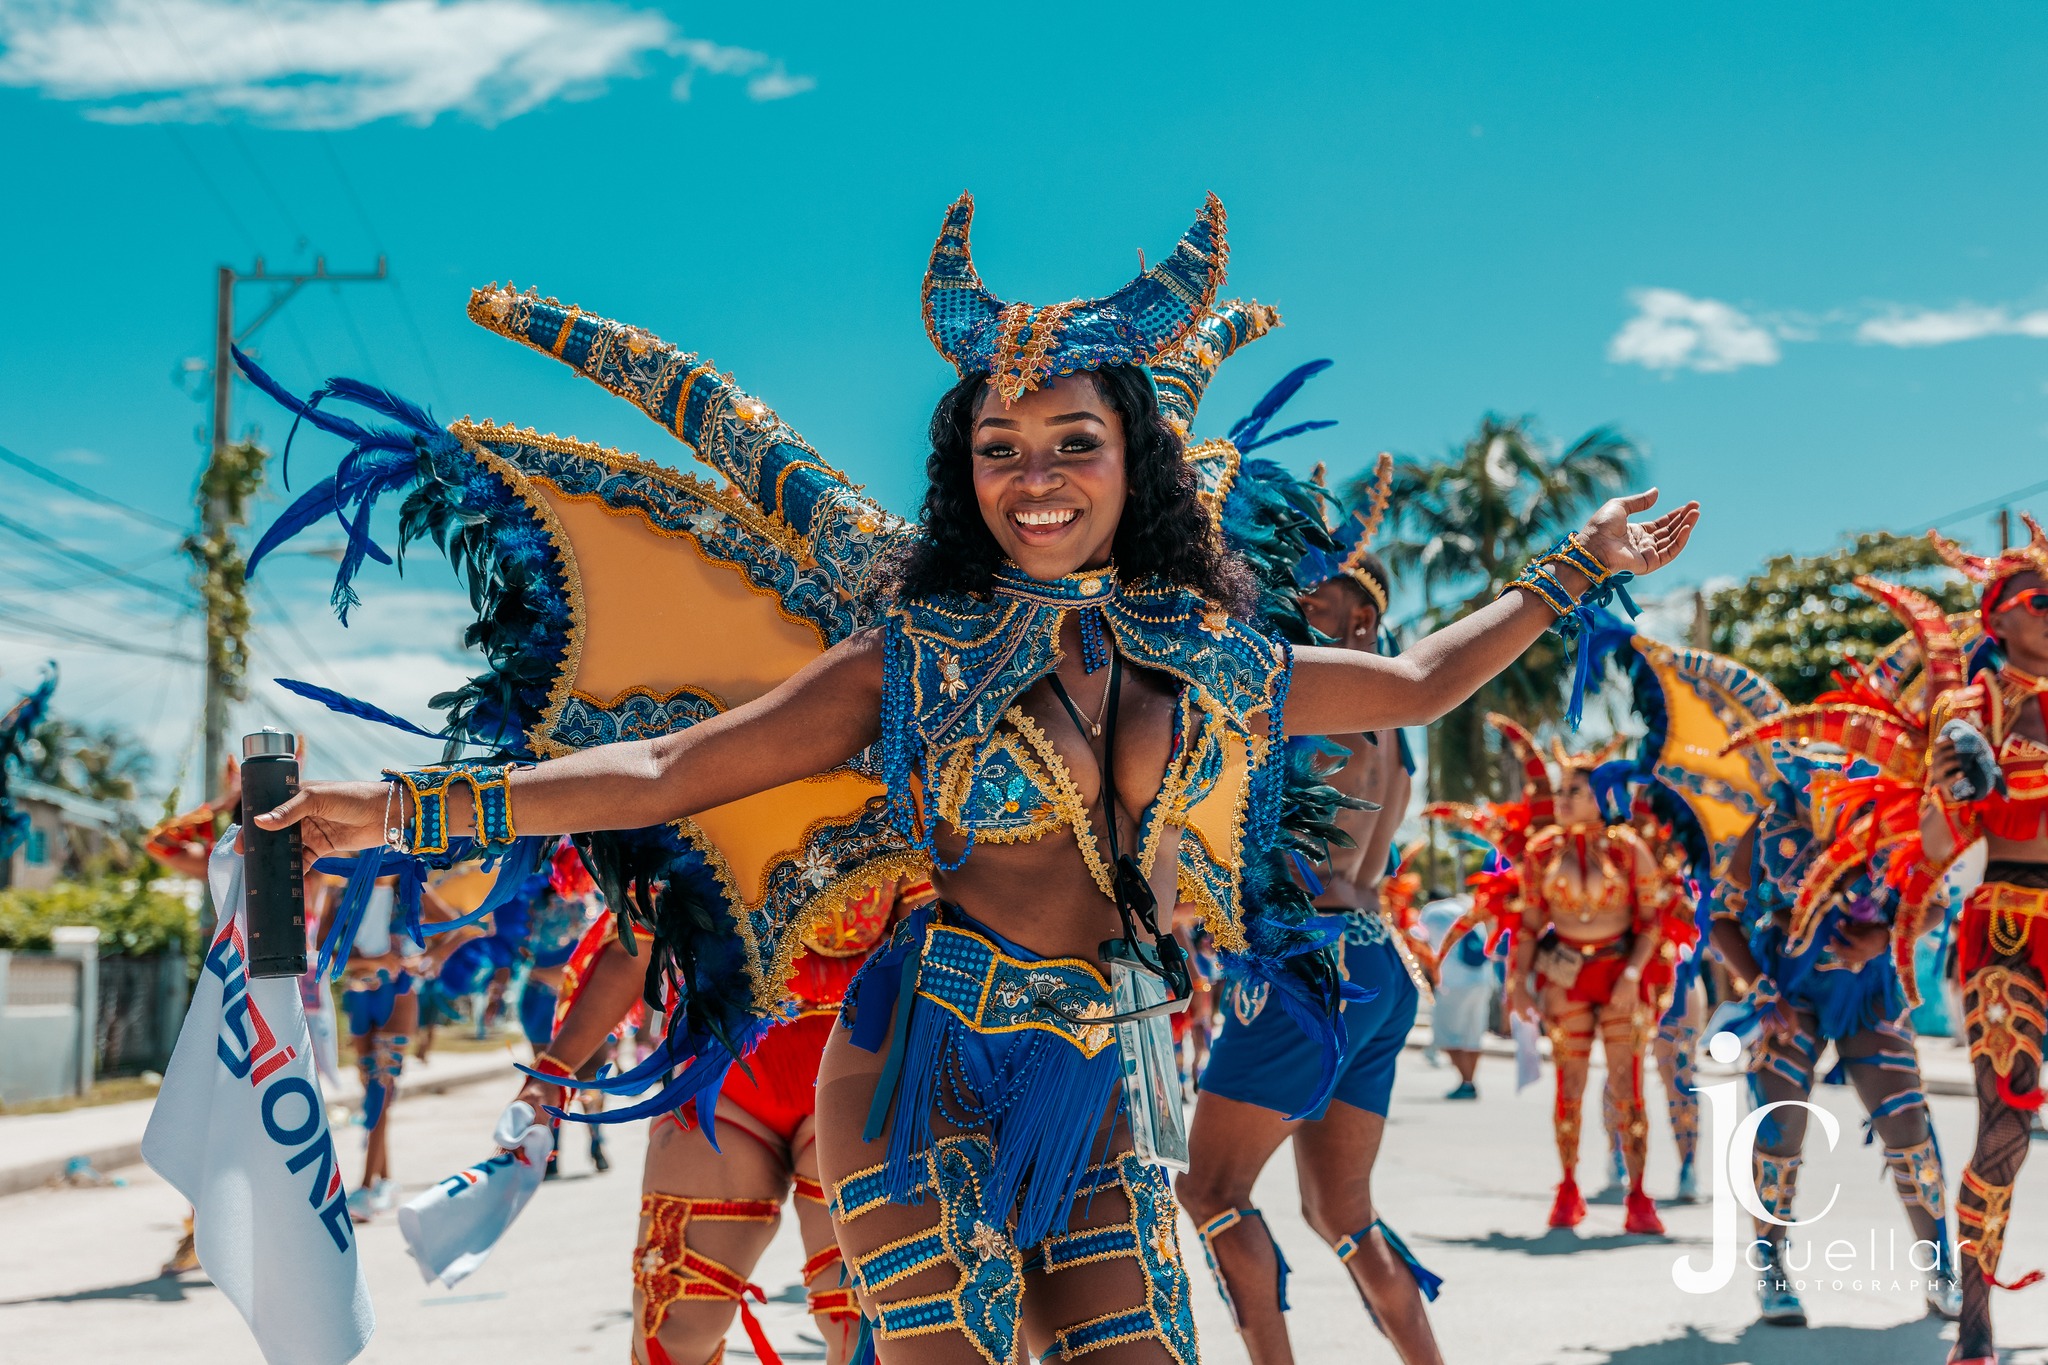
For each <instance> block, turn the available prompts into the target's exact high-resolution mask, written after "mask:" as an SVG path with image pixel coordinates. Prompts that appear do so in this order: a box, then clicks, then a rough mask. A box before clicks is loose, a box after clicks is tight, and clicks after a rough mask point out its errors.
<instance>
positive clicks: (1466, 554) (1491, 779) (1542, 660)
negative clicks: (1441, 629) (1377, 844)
mask: <svg viewBox="0 0 2048 1365" xmlns="http://www.w3.org/2000/svg"><path fill="white" fill-rule="evenodd" d="M1639 464H1640V454H1639V452H1638V451H1637V449H1636V447H1635V445H1634V444H1633V443H1632V442H1630V441H1629V439H1628V438H1627V437H1625V436H1623V435H1621V434H1620V433H1619V432H1617V431H1615V430H1614V429H1613V428H1611V427H1597V428H1595V429H1594V430H1592V431H1589V432H1587V433H1586V434H1585V435H1584V436H1581V437H1580V438H1579V439H1578V440H1577V441H1575V442H1573V443H1572V444H1571V445H1570V446H1569V447H1567V448H1565V449H1564V450H1561V451H1559V450H1555V449H1553V448H1551V447H1549V446H1548V445H1547V444H1546V443H1545V442H1544V441H1543V440H1542V439H1541V437H1540V436H1539V435H1538V434H1537V432H1536V430H1535V428H1534V426H1533V423H1532V421H1531V419H1529V418H1527V417H1518V418H1508V417H1502V416H1500V415H1499V414H1498V413H1488V414H1487V415H1486V416H1485V417H1484V418H1483V419H1481V421H1480V423H1479V429H1478V430H1477V431H1475V432H1474V433H1473V434H1472V435H1471V437H1470V438H1468V439H1467V440H1466V441H1465V442H1464V444H1463V445H1461V446H1459V447H1457V448H1455V449H1453V450H1452V451H1451V452H1450V453H1449V455H1448V456H1447V457H1446V458H1445V459H1443V460H1441V461H1439V462H1436V463H1424V462H1422V461H1418V460H1412V459H1404V460H1402V461H1401V462H1399V463H1398V464H1397V465H1396V466H1395V468H1394V487H1393V511H1392V513H1391V516H1392V524H1391V526H1390V527H1389V530H1388V537H1389V538H1388V539H1387V540H1385V541H1383V542H1382V543H1381V544H1380V546H1379V553H1380V556H1381V558H1383V559H1384V560H1386V562H1387V566H1388V568H1389V569H1390V570H1391V571H1392V572H1393V573H1394V574H1395V575H1396V576H1401V575H1409V574H1417V573H1419V574H1420V575H1421V578H1422V594H1423V602H1424V604H1425V612H1424V619H1425V621H1426V623H1427V624H1428V625H1429V626H1430V627H1431V628H1432V629H1434V628H1435V627H1437V626H1440V625H1445V624H1448V623H1449V622H1451V621H1454V620H1456V619H1457V618H1459V617H1461V616H1463V615H1465V614H1466V613H1468V612H1470V611H1473V610H1475V609H1476V608H1478V607H1481V606H1484V605H1485V604H1486V603H1488V602H1491V601H1492V600H1493V599H1494V598H1495V597H1496V596H1497V595H1498V594H1499V592H1500V590H1501V588H1502V587H1503V586H1505V585H1506V583H1507V581H1508V580H1509V579H1511V578H1513V577H1514V576H1515V575H1516V574H1517V573H1519V572H1520V571H1521V569H1522V566H1523V565H1524V564H1526V563H1527V562H1528V561H1529V560H1531V559H1533V558H1535V557H1536V556H1537V555H1539V554H1541V553H1542V552H1543V551H1544V550H1546V549H1548V548H1549V547H1550V546H1551V544H1552V543H1553V542H1555V541H1556V540H1557V539H1558V538H1559V537H1560V536H1562V535H1564V534H1565V533H1566V532H1568V531H1571V530H1574V529H1576V528H1577V527H1578V526H1579V525H1580V524H1581V523H1582V522H1583V521H1584V520H1585V518H1586V515H1587V514H1588V513H1589V512H1590V511H1592V509H1593V508H1594V507H1596V506H1598V505H1599V504H1600V503H1602V502H1604V501H1605V500H1606V499H1608V498H1609V497H1612V496H1613V495H1614V494H1615V493H1617V492H1619V491H1621V490H1622V489H1623V488H1624V487H1625V486H1626V485H1627V484H1628V483H1629V482H1630V481H1631V480H1632V479H1633V478H1634V476H1635V474H1636V472H1637V469H1638V467H1639ZM1368 483H1369V480H1368V479H1360V480H1359V481H1358V482H1356V483H1354V484H1353V485H1352V486H1351V487H1350V488H1349V489H1347V490H1346V497H1347V501H1348V503H1349V505H1354V506H1355V505H1357V504H1358V503H1359V502H1360V501H1362V500H1363V499H1364V497H1365V496H1366V495H1367V493H1368V492H1369V488H1368ZM1564 658H1565V655H1564V649H1563V646H1562V644H1561V643H1560V642H1559V641H1558V639H1557V638H1556V637H1555V636H1553V635H1546V636H1544V637H1543V638H1542V639H1541V640H1539V641H1537V643H1536V644H1535V646H1534V647H1532V648H1531V649H1530V650H1529V651H1528V652H1527V653H1526V654H1524V655H1523V656H1522V657H1521V658H1520V659H1519V660H1518V661H1516V662H1515V663H1514V664H1512V665H1510V666H1509V668H1508V669H1507V670H1506V671H1505V672H1503V673H1502V674H1501V675H1500V676H1499V677H1497V678H1495V679H1493V680H1492V681H1491V682H1489V683H1487V684H1486V685H1485V686H1484V687H1482V688H1481V689H1480V690H1479V692H1478V694H1477V695H1476V696H1474V697H1473V699H1472V700H1471V701H1469V702H1467V703H1466V704H1465V705H1463V706H1461V707H1459V708H1458V709H1457V710H1455V711H1453V712H1452V713H1451V714H1450V715H1448V716H1446V717H1444V719H1443V720H1441V721H1439V722H1438V723H1437V724H1436V725H1435V726H1434V727H1433V728H1432V730H1431V731H1430V743H1429V755H1430V788H1429V789H1430V792H1431V793H1432V795H1434V796H1435V797H1437V798H1438V799H1440V800H1454V801H1462V800H1470V799H1472V798H1474V797H1478V796H1490V795H1495V794H1498V792H1499V790H1500V768H1501V765H1500V763H1499V761H1498V758H1497V756H1496V755H1494V754H1492V753H1490V752H1489V750H1488V744H1487V730H1486V720H1485V718H1486V713H1487V712H1488V711H1500V712H1503V713H1505V714H1507V715H1510V716H1513V717H1514V718H1515V719H1517V720H1519V721H1521V722H1522V723H1523V724H1525V725H1528V726H1531V727H1532V728H1533V727H1534V726H1537V725H1540V724H1542V723H1544V722H1545V721H1552V720H1556V719H1558V718H1560V717H1562V716H1563V714H1564V709H1565V683H1566V681H1567V679H1566V675H1565V666H1564Z"/></svg>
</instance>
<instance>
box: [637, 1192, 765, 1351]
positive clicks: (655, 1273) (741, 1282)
mask: <svg viewBox="0 0 2048 1365" xmlns="http://www.w3.org/2000/svg"><path fill="white" fill-rule="evenodd" d="M640 1212H641V1214H642V1216H644V1217H645V1218H646V1219H647V1240H646V1241H644V1242H642V1243H641V1244H640V1245H639V1246H637V1247H635V1248H633V1285H634V1287H635V1288H636V1289H638V1290H639V1291H640V1335H641V1337H642V1338H643V1339H646V1340H648V1341H653V1340H654V1338H655V1334H656V1333H658V1332H660V1331H661V1324H662V1323H663V1321H665V1320H666V1319H667V1317H668V1310H669V1308H670V1306H671V1305H673V1304H675V1303H677V1302H679V1301H681V1300H684V1299H717V1300H723V1301H729V1302H734V1303H737V1304H739V1306H740V1325H741V1326H742V1327H744V1328H745V1329H746V1332H747V1339H748V1340H749V1341H751V1342H752V1343H753V1346H754V1354H755V1355H756V1356H758V1357H759V1358H760V1359H762V1360H763V1361H768V1360H774V1359H777V1357H776V1355H775V1348H774V1347H772V1346H770V1345H769V1344H768V1336H767V1333H765V1332H763V1331H762V1330H761V1324H760V1322H759V1320H758V1319H756V1318H755V1317H754V1310H753V1309H752V1308H750V1307H749V1306H748V1304H747V1296H748V1295H749V1294H751V1295H753V1297H754V1302H756V1303H766V1302H767V1301H768V1296H767V1295H766V1294H765V1293H763V1292H762V1289H761V1286H759V1285H757V1284H750V1283H748V1282H747V1277H746V1276H744V1275H742V1274H740V1273H739V1272H738V1271H736V1270H734V1269H733V1268H732V1267H731V1266H728V1265H725V1264H724V1263H722V1262H720V1261H714V1260H712V1259H711V1258H710V1257H709V1256H706V1255H705V1254H704V1253H702V1252H701V1251H694V1250H692V1249H691V1248H690V1246H689V1244H688V1237H689V1228H690V1224H691V1223H693V1222H726V1223H772V1222H774V1221H775V1220H776V1218H777V1217H778V1216H780V1214H781V1212H782V1205H781V1204H779V1203H777V1202H775V1201H773V1200H768V1199H687V1198H684V1197H682V1196H680V1195H673V1194H643V1195H641V1196H640Z"/></svg>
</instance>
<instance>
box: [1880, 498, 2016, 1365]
mask: <svg viewBox="0 0 2048 1365" xmlns="http://www.w3.org/2000/svg"><path fill="white" fill-rule="evenodd" d="M2026 525H2027V530H2028V533H2029V536H2028V541H2027V543H2026V544H2025V545H2021V546H2016V547H2014V548H2012V549H2009V550H2006V551H2004V552H2003V553H2001V554H1999V555H1997V556H1994V557H1991V558H1984V557H1980V556H1977V555H1970V554H1965V553H1963V552H1962V550H1961V549H1960V548H1959V547H1957V546H1956V545H1954V544H1952V543H1951V542H1949V541H1947V540H1944V539H1943V538H1941V537H1940V536H1938V535H1934V533H1932V532H1929V536H1930V538H1932V539H1933V541H1934V543H1935V546H1936V548H1937V549H1939V550H1940V551H1941V554H1942V557H1943V558H1944V559H1945V560H1946V561H1947V562H1948V563H1949V564H1950V565H1951V566H1952V567H1954V568H1956V569H1958V570H1960V571H1961V572H1962V573H1963V574H1964V575H1966V576H1967V577H1968V578H1969V579H1970V580H1971V581H1973V582H1975V583H1977V584H1979V585H1980V587H1981V593H1982V595H1981V598H1980V605H1979V609H1978V622H1977V624H1978V626H1979V628H1981V630H1982V632H1983V634H1984V636H1985V637H1986V638H1987V639H1988V640H1989V642H1990V644H1989V645H1988V647H1980V648H1979V649H1978V650H1975V651H1972V654H1973V655H1974V657H1975V658H1976V660H1977V661H1978V662H1979V664H1980V666H1981V667H1982V671H1981V672H1978V673H1977V674H1976V676H1975V677H1974V678H1971V679H1970V680H1969V682H1968V685H1961V684H1963V682H1964V679H1965V677H1966V676H1967V670H1968V662H1967V660H1966V656H1965V655H1964V653H1963V650H1962V649H1961V648H1960V646H1959V645H1958V643H1957V640H1956V638H1955V635H1954V634H1953V633H1952V632H1950V631H1949V629H1948V622H1946V621H1945V620H1943V619H1942V618H1941V615H1940V613H1939V611H1934V612H1932V614H1931V619H1929V614H1928V613H1926V612H1920V613H1916V615H1918V617H1919V618H1920V619H1919V620H1918V621H1917V622H1916V625H1915V632H1916V634H1917V635H1918V636H1919V637H1920V645H1921V649H1922V651H1923V654H1924V656H1925V663H1926V677H1927V685H1926V689H1925V692H1926V697H1927V709H1926V712H1925V715H1924V723H1923V724H1922V725H1920V726H1918V727H1914V728H1910V729H1906V730H1905V731H1904V732H1903V733H1902V735H1901V739H1902V741H1904V742H1902V743H1901V744H1900V745H1899V747H1900V748H1901V749H1902V750H1905V751H1906V752H1907V753H1908V754H1910V755H1912V756H1913V757H1915V758H1917V756H1918V753H1921V752H1924V753H1925V754H1926V761H1925V774H1924V780H1925V795H1924V797H1923V798H1922V802H1921V807H1920V818H1919V824H1918V833H1919V835H1920V839H1921V843H1922V846H1923V848H1924V851H1925V854H1926V862H1927V868H1926V870H1927V871H1928V872H1929V873H1931V872H1932V871H1934V870H1937V869H1939V868H1940V867H1942V866H1945V865H1946V864H1947V863H1948V862H1949V861H1951V860H1952V859H1953V858H1954V857H1955V855H1956V854H1958V853H1960V852H1961V851H1962V850H1964V849H1966V848H1968V847H1969V846H1970V845H1972V844H1974V843H1976V842H1977V841H1978V840H1979V839H1982V840H1983V841H1984V842H1985V843H1986V845H1987V846H1988V847H1987V850H1986V851H1987V853H1988V855H1989V860H1988V862H1987V863H1986V865H1985V869H1984V880H1983V882H1982V884H1981V885H1979V886H1978V887H1977V889H1976V890H1975V891H1973V892H1971V893H1970V896H1969V899H1968V900H1966V901H1965V902H1964V904H1963V913H1962V918H1961V920H1960V921H1959V922H1958V924H1957V926H1956V943H1957V947H1958V951H1959V954H1960V959H1961V961H1960V966H1961V970H1962V976H1963V1007H1964V1019H1965V1025H1966V1028H1967V1031H1968V1036H1969V1044H1970V1062H1971V1065H1972V1067H1973V1068H1974V1070H1975V1073H1976V1083H1977V1144H1976V1148H1975V1150H1973V1151H1972V1152H1971V1153H1970V1159H1969V1162H1968V1163H1967V1164H1966V1165H1965V1166H1964V1167H1963V1176H1962V1187H1961V1189H1960V1190H1959V1191H1958V1193H1957V1195H1956V1230H1957V1250H1958V1251H1959V1252H1960V1253H1961V1255H1960V1260H1961V1262H1962V1282H1963V1283H1962V1287H1963V1293H1962V1319H1961V1325H1960V1327H1959V1328H1958V1330H1957V1336H1956V1345H1955V1349H1954V1350H1953V1352H1952V1353H1951V1354H1950V1357H1949V1359H1950V1360H1951V1361H1952V1362H1958V1363H1962V1362H1989V1361H1991V1360H1993V1359H1995V1355H1996V1352H1995V1350H1994V1347H1993V1344H1992V1331H1991V1291H1992V1289H1993V1288H2001V1289H2016V1288H2020V1287H2022V1286H2025V1285H2030V1284H2033V1283H2036V1282H2037V1281H2039V1280H2040V1279H2041V1272H2040V1271H2038V1270H2036V1271H2029V1272H2028V1273H2026V1274H2024V1275H2020V1276H2017V1277H2011V1278H2008V1279H2003V1280H2002V1279H2000V1278H1999V1259H2000V1253H2001V1252H2002V1251H2003V1250H2004V1247H2005V1227H2006V1221H2007V1218H2008V1216H2009V1215H2010V1212H2011V1207H2012V1192H2013V1183H2014V1180H2015V1178H2016V1177H2017V1176H2018V1175H2019V1169H2020V1165H2021V1164H2022V1163H2023V1162H2024V1161H2025V1160H2026V1158H2027V1148H2028V1132H2029V1129H2030V1127H2031V1125H2032V1121H2033V1117H2034V1115H2035V1114H2036V1113H2038V1112H2039V1111H2040V1108H2041V1097H2042V1090H2041V1035H2042V1029H2043V1021H2044V1011H2048V987H2044V984H2043V977H2044V973H2048V927H2044V926H2043V920H2044V919H2048V723H2044V721H2043V715H2042V708H2041V696H2042V694H2043V693H2044V692H2048V682H2044V681H2043V679H2044V678H2048V536H2044V535H2043V533H2042V531H2041V528H2040V527H2039V526H2038V525H2037V524H2036V523H2035V522H2034V520H2033V518H2032V517H2028V518H2026ZM1928 605H1929V606H1930V607H1931V605H1932V604H1928ZM1901 766H1902V767H1903V766H1906V765H1901ZM1907 772H1908V773H1910V768H1909V767H1908V768H1907ZM1911 960H1912V959H1911V957H1910V956H1907V957H1905V958H1904V962H1905V963H1906V964H1908V969H1910V963H1911Z"/></svg>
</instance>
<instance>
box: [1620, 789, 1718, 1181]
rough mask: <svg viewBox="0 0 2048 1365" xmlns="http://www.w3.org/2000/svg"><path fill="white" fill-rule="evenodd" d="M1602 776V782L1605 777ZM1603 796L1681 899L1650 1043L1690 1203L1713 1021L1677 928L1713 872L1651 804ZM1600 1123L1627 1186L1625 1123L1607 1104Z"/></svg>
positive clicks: (1695, 953)
mask: <svg viewBox="0 0 2048 1365" xmlns="http://www.w3.org/2000/svg"><path fill="white" fill-rule="evenodd" d="M1621 761H1623V762H1625V760H1621ZM1629 766H1630V767H1633V765H1629ZM1595 777H1596V781H1597V778H1598V774H1595ZM1601 797H1602V804H1603V805H1608V806H1609V812H1608V813H1609V816H1610V818H1613V817H1615V816H1618V815H1619V811H1617V810H1615V809H1614V807H1615V806H1625V807H1626V809H1627V811H1628V815H1627V819H1628V823H1629V824H1630V825H1632V826H1633V827H1634V828H1635V831H1636V834H1637V836H1638V837H1639V838H1641V839H1642V841H1643V844H1644V846H1645V847H1647V848H1648V849H1649V850H1650V856H1651V857H1653V858H1655V859H1656V860H1657V863H1658V865H1659V866H1660V867H1662V868H1663V869H1664V875H1665V877H1666V879H1667V880H1669V881H1670V883H1671V885H1672V886H1673V887H1674V888H1676V889H1677V891H1678V895H1679V899H1678V900H1676V901H1674V902H1673V904H1672V907H1671V912H1670V913H1669V914H1667V915H1666V916H1665V926H1666V930H1667V932H1666V934H1665V936H1664V939H1663V941H1662V942H1661V943H1659V944H1658V945H1657V952H1658V954H1659V955H1660V956H1661V957H1663V958H1664V959H1665V960H1666V962H1667V963H1668V964H1669V968H1670V976H1671V986H1670V987H1669V988H1668V989H1667V990H1666V991H1665V992H1664V994H1663V995H1662V996H1661V997H1660V998H1658V999H1657V1000H1655V1001H1653V1002H1652V1005H1651V1008H1652V1010H1653V1011H1654V1012H1655V1014H1656V1018H1657V1031H1656V1032H1655V1033H1654V1034H1652V1035H1651V1038H1650V1058H1651V1060H1652V1061H1653V1062H1654V1063H1655V1064H1656V1067H1657V1077H1658V1079H1659V1080H1661V1081H1662V1082H1663V1083H1664V1114H1665V1117H1666V1118H1667V1119H1669V1120H1670V1123H1671V1142H1672V1145H1673V1147H1675V1148H1676V1149H1677V1152H1678V1187H1677V1190H1676V1194H1675V1198H1674V1199H1673V1202H1674V1203H1679V1204H1690V1203H1692V1202H1694V1201H1695V1200H1697V1199H1698V1198H1699V1171H1698V1164H1697V1163H1698V1157H1699V1146H1700V1096H1699V1089H1698V1087H1697V1085H1696V1084H1695V1083H1694V1061H1695V1054H1696V1052H1697V1050H1698V1047H1699V1038H1700V1029H1701V1027H1702V1026H1703V1025H1704V1024H1705V1022H1706V1010H1705V1007H1704V1003H1703V997H1704V994H1705V991H1704V988H1703V986H1702V984H1701V980H1700V969H1699V968H1700V964H1699V951H1700V943H1699V935H1698V930H1697V928H1696V927H1695V928H1693V929H1692V930H1691V931H1690V932H1687V933H1683V934H1673V933H1672V932H1670V931H1671V930H1672V929H1674V928H1679V927H1681V926H1683V925H1684V924H1685V922H1686V921H1687V920H1690V919H1693V918H1695V915H1694V910H1695V907H1696V906H1697V904H1698V894H1697V890H1698V887H1699V884H1700V881H1701V879H1702V878H1703V877H1704V876H1706V875H1707V874H1708V873H1709V872H1710V870H1711V868H1710V867H1707V866H1699V865H1696V864H1695V863H1694V862H1693V860H1692V858H1691V857H1690V855H1689V852H1688V850H1687V849H1686V847H1685V844H1684V842H1683V841H1682V840H1681V839H1679V838H1678V837H1677V834H1676V832H1675V831H1674V830H1673V829H1672V827H1671V826H1670V825H1669V824H1668V823H1666V822H1665V821H1664V820H1663V819H1661V818H1659V816H1658V814H1657V812H1656V810H1655V809H1654V808H1653V806H1652V803H1651V802H1650V801H1649V800H1648V799H1645V798H1637V799H1635V800H1629V799H1628V797H1627V796H1626V795H1625V794H1619V793H1618V794H1617V799H1615V800H1613V801H1612V802H1610V801H1609V796H1608V793H1607V792H1606V791H1604V790H1603V791H1602V793H1601ZM1601 1119H1602V1121H1603V1123H1604V1124H1605V1127H1606V1130H1607V1137H1608V1146H1609V1149H1610V1151H1611V1152H1612V1159H1613V1163H1614V1176H1615V1181H1616V1183H1617V1184H1619V1183H1625V1182H1626V1181H1627V1179H1628V1162H1627V1159H1626V1157H1625V1155H1624V1152H1623V1143H1622V1133H1621V1128H1622V1125H1621V1123H1620V1121H1619V1118H1618V1116H1617V1115H1616V1114H1615V1113H1614V1111H1613V1109H1612V1108H1611V1107H1608V1106H1606V1105H1605V1104H1603V1106H1602V1108H1601Z"/></svg>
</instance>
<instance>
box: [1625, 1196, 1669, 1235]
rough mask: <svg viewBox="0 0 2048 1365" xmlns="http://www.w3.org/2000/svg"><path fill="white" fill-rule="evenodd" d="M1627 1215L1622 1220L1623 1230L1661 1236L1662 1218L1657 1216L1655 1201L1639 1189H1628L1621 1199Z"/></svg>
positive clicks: (1662, 1231)
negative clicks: (1623, 1198)
mask: <svg viewBox="0 0 2048 1365" xmlns="http://www.w3.org/2000/svg"><path fill="white" fill-rule="evenodd" d="M1622 1207H1623V1208H1624V1209H1626V1210H1627V1211H1628V1216H1627V1217H1626V1218H1624V1219H1623V1220H1622V1224H1621V1230H1622V1231H1623V1232H1635V1233H1641V1234H1642V1235H1643V1236H1646V1237H1662V1236H1663V1235H1664V1220H1663V1219H1661V1218H1659V1217H1658V1216H1657V1201H1656V1200H1654V1199H1652V1198H1650V1196H1649V1195H1647V1194H1644V1193H1643V1192H1642V1191H1641V1190H1630V1191H1629V1192H1628V1198H1627V1199H1625V1200H1623V1201H1622Z"/></svg>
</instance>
